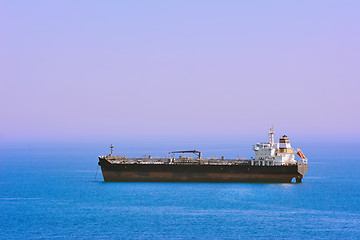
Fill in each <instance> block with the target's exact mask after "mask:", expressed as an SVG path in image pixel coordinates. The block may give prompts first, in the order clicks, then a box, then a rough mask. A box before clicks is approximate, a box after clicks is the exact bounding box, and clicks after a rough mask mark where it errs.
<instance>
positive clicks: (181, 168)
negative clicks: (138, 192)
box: [98, 128, 308, 183]
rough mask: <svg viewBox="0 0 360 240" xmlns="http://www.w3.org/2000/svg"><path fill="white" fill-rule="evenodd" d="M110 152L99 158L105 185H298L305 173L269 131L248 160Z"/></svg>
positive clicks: (192, 152) (292, 152)
mask: <svg viewBox="0 0 360 240" xmlns="http://www.w3.org/2000/svg"><path fill="white" fill-rule="evenodd" d="M110 148H111V150H110V154H109V155H107V156H99V163H98V164H99V165H100V166H101V171H102V175H103V178H104V181H105V182H223V183H225V182H253V183H291V182H295V183H301V182H302V179H303V176H304V174H305V173H307V171H308V164H307V158H306V157H305V155H304V154H303V153H302V152H301V150H300V149H297V151H296V150H294V149H293V148H292V147H291V145H290V141H289V139H288V137H287V136H286V135H283V136H282V137H281V138H280V139H279V142H276V143H275V142H274V130H273V129H272V128H271V129H270V131H269V142H264V143H257V144H256V145H254V146H253V150H254V151H255V157H254V158H253V157H252V158H250V159H242V158H238V159H225V158H224V157H220V158H217V157H214V158H203V157H202V154H201V152H199V151H196V150H187V151H173V152H169V153H168V155H167V157H151V156H148V155H144V156H143V157H142V158H139V157H137V158H127V157H126V155H124V156H115V155H113V145H111V146H110ZM189 155H190V156H189ZM295 156H298V157H299V160H296V159H295Z"/></svg>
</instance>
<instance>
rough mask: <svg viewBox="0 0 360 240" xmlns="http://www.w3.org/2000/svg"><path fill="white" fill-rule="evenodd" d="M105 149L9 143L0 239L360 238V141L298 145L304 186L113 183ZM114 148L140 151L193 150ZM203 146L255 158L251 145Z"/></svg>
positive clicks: (1, 166) (0, 157) (0, 163)
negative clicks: (107, 176)
mask: <svg viewBox="0 0 360 240" xmlns="http://www.w3.org/2000/svg"><path fill="white" fill-rule="evenodd" d="M108 145H110V144H108V143H103V142H98V143H96V142H94V143H92V142H88V143H75V142H72V143H66V142H61V143H34V142H32V143H16V144H15V143H6V144H2V145H1V147H0V239H360V144H359V143H354V142H349V143H332V142H327V143H321V142H318V143H316V142H313V143H310V142H304V143H301V144H298V146H301V148H302V151H303V152H304V153H305V155H306V156H307V157H308V159H309V162H308V163H309V172H308V173H307V174H306V175H305V176H304V179H303V183H301V184H295V183H289V184H255V183H106V182H104V181H103V178H102V174H101V170H100V169H99V168H98V165H97V162H98V159H97V157H98V156H99V155H105V154H108V153H109V148H108ZM114 145H115V150H114V151H115V153H116V154H125V153H127V154H128V156H134V157H136V156H142V154H143V153H144V152H143V151H147V153H150V154H152V156H156V155H159V156H162V155H166V153H167V152H168V151H169V150H170V151H171V150H189V149H192V148H191V146H187V145H186V144H184V145H181V147H184V148H189V149H182V148H180V149H176V148H175V144H174V143H168V142H161V141H158V142H152V143H151V144H147V145H146V144H141V143H138V144H134V143H121V144H120V143H119V144H118V145H120V146H118V145H117V144H115V143H114ZM179 146H180V145H179ZM170 147H172V148H171V149H169V148H170ZM196 147H197V148H200V149H197V150H202V151H204V156H206V154H208V156H210V155H212V154H218V155H217V156H220V155H225V156H226V157H237V156H238V154H239V153H238V150H239V149H240V150H243V154H244V156H246V155H247V156H249V157H250V156H253V153H252V152H251V147H252V145H251V144H250V143H246V142H239V143H236V142H229V143H221V144H218V145H217V144H216V142H214V143H204V144H199V145H198V146H196ZM174 148H175V149H174ZM205 152H208V153H205Z"/></svg>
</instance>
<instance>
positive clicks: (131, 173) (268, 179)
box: [99, 158, 308, 183]
mask: <svg viewBox="0 0 360 240" xmlns="http://www.w3.org/2000/svg"><path fill="white" fill-rule="evenodd" d="M99 165H100V166H101V170H102V174H103V177H104V181H105V182H221V183H240V182H249V183H291V182H292V179H294V178H295V180H296V182H297V183H300V182H301V180H302V178H303V175H304V174H305V173H306V172H307V171H308V165H307V164H304V163H297V164H294V165H282V166H253V165H251V164H240V165H226V164H218V165H211V164H181V163H177V164H166V163H164V164H141V163H140V164H138V163H129V164H124V163H121V164H117V163H111V162H109V161H107V160H106V159H103V158H99Z"/></svg>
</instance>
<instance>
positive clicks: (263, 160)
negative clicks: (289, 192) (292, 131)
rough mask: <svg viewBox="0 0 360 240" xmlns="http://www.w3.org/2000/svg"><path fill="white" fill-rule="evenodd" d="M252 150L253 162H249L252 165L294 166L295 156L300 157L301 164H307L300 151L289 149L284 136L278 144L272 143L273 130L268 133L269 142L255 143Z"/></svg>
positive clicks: (287, 140)
mask: <svg viewBox="0 0 360 240" xmlns="http://www.w3.org/2000/svg"><path fill="white" fill-rule="evenodd" d="M253 149H254V151H255V160H253V161H252V162H251V164H252V165H258V166H281V165H291V164H296V163H297V161H296V160H295V155H296V154H297V155H299V156H300V158H301V160H302V162H304V163H306V162H307V159H306V158H305V156H304V154H303V153H302V152H301V151H300V149H298V151H294V150H293V149H292V148H291V145H290V141H289V139H288V137H287V136H286V135H284V136H282V137H281V138H280V140H279V142H277V143H274V129H273V128H271V129H270V131H269V142H268V143H257V144H256V145H255V146H254V148H253Z"/></svg>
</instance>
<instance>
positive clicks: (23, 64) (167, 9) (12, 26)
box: [0, 0, 360, 142]
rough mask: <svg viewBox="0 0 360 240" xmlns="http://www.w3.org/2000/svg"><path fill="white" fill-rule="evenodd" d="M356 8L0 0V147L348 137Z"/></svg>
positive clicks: (357, 100) (358, 39)
mask: <svg viewBox="0 0 360 240" xmlns="http://www.w3.org/2000/svg"><path fill="white" fill-rule="evenodd" d="M359 9H360V1H347V0H344V1H331V0H326V1H321V0H319V1H310V0H308V1H260V0H256V1H231V0H228V1H211V0H206V1H201V0H199V1H177V0H174V1H165V0H164V1H111V0H109V1H81V0H80V1H64V0H61V1H57V0H55V1H37V0H35V1H16V0H12V1H0V31H1V38H0V45H1V47H0V83H1V85H0V86H1V87H0V126H1V128H0V141H2V142H6V141H35V140H43V141H54V140H70V139H78V140H81V139H99V138H100V139H106V138H113V139H114V138H120V137H122V138H126V137H133V138H147V137H149V136H153V137H159V138H161V137H162V138H164V139H170V138H171V137H174V136H176V137H184V138H187V137H194V138H197V139H199V138H202V137H203V138H208V137H224V136H233V137H236V136H266V134H267V131H268V129H269V128H270V127H271V126H272V125H274V126H275V130H276V131H277V133H280V134H281V133H287V134H288V135H291V136H298V137H299V138H303V139H307V138H309V139H311V138H315V137H317V138H322V139H328V140H329V139H330V140H331V139H332V137H334V138H338V139H346V138H351V139H358V137H360V127H359V122H360V113H359V104H360V93H359V92H360V67H359V63H360V25H359V22H360V14H359Z"/></svg>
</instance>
